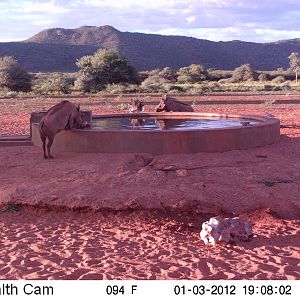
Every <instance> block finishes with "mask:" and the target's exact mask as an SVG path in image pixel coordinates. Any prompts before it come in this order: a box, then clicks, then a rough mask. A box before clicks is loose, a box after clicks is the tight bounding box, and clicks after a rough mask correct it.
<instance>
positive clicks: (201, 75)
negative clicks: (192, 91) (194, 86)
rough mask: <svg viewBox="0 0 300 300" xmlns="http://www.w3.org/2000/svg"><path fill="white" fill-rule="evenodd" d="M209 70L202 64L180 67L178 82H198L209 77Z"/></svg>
mask: <svg viewBox="0 0 300 300" xmlns="http://www.w3.org/2000/svg"><path fill="white" fill-rule="evenodd" d="M207 76H208V74H207V71H206V69H205V68H204V66H202V65H196V64H192V65H190V66H188V67H183V68H180V69H179V71H178V78H177V81H178V82H187V83H196V82H201V81H203V80H206V79H207Z"/></svg>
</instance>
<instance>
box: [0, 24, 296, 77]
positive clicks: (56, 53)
mask: <svg viewBox="0 0 300 300" xmlns="http://www.w3.org/2000/svg"><path fill="white" fill-rule="evenodd" d="M99 48H114V49H116V50H118V51H119V52H120V53H122V54H124V55H125V56H127V57H128V58H129V60H130V61H131V62H132V63H133V64H134V65H135V66H136V68H137V69H139V70H151V69H155V68H163V67H166V66H169V67H172V68H174V69H178V68H180V67H183V66H188V65H190V64H192V63H196V64H203V65H204V66H205V67H206V68H216V69H224V70H232V69H234V68H235V67H237V66H239V65H241V64H244V63H250V64H251V65H252V66H253V67H254V68H255V69H257V70H274V69H277V68H279V67H282V68H287V67H288V63H289V61H288V56H289V55H290V53H291V52H293V51H296V52H300V39H293V40H285V41H278V42H274V43H250V42H242V41H230V42H212V41H208V40H203V39H196V38H191V37H185V36H166V35H158V34H144V33H136V32H121V31H119V30H117V29H115V28H114V27H111V26H107V25H106V26H100V27H96V26H82V27H79V28H75V29H63V28H53V29H47V30H43V31H41V32H39V33H38V34H36V35H34V36H33V37H31V38H29V39H28V40H25V41H20V42H11V43H0V56H5V55H11V56H14V57H15V58H16V59H17V60H18V61H19V62H20V63H21V64H23V65H24V66H25V68H26V69H27V70H29V71H35V72H37V71H43V72H47V71H48V72H53V71H62V72H63V71H76V70H77V68H76V65H75V62H76V59H78V58H80V57H81V56H84V55H89V54H92V53H94V52H95V51H96V50H97V49H99Z"/></svg>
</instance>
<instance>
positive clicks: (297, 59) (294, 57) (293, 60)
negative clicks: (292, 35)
mask: <svg viewBox="0 0 300 300" xmlns="http://www.w3.org/2000/svg"><path fill="white" fill-rule="evenodd" d="M289 60H290V67H291V69H292V71H293V72H294V73H295V74H296V83H298V73H299V71H300V55H299V53H298V52H292V53H291V54H290V56H289Z"/></svg>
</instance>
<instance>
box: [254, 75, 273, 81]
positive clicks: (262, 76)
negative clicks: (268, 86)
mask: <svg viewBox="0 0 300 300" xmlns="http://www.w3.org/2000/svg"><path fill="white" fill-rule="evenodd" d="M257 79H258V81H268V80H269V79H270V78H269V76H268V74H266V73H261V74H259V75H258V78H257Z"/></svg>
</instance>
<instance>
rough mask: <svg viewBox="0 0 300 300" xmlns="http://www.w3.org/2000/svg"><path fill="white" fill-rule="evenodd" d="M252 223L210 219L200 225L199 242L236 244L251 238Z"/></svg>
mask: <svg viewBox="0 0 300 300" xmlns="http://www.w3.org/2000/svg"><path fill="white" fill-rule="evenodd" d="M252 235H253V234H252V223H251V222H249V221H246V220H241V219H240V218H224V219H223V218H221V217H219V216H218V217H214V218H210V219H209V221H207V222H204V223H203V224H202V230H201V232H200V238H201V240H202V241H203V242H204V243H205V244H206V245H207V244H212V245H215V244H218V243H225V244H229V243H238V242H241V241H247V240H249V239H250V238H251V237H252Z"/></svg>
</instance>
